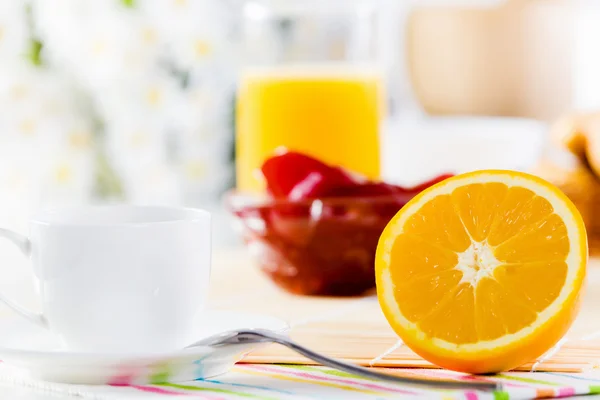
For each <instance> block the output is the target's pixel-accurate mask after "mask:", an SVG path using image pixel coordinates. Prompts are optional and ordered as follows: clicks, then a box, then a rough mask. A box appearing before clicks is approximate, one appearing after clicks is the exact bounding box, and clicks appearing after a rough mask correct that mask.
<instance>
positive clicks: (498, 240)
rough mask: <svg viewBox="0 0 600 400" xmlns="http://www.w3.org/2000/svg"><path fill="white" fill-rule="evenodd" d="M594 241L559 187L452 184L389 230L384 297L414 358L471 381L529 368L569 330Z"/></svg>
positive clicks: (481, 179) (520, 180)
mask: <svg viewBox="0 0 600 400" xmlns="http://www.w3.org/2000/svg"><path fill="white" fill-rule="evenodd" d="M586 263H587V242H586V233H585V228H584V226H583V221H582V220H581V216H580V215H579V213H578V212H577V210H576V209H575V207H574V206H573V204H572V203H571V202H570V201H569V200H568V199H567V198H566V197H565V196H564V195H563V194H562V193H561V192H560V191H559V190H558V189H556V188H555V187H554V186H552V185H550V184H549V183H547V182H545V181H543V180H541V179H539V178H536V177H533V176H531V175H527V174H523V173H517V172H512V171H479V172H474V173H470V174H465V175H461V176H457V177H454V178H451V179H448V180H446V181H444V182H442V183H440V184H437V185H435V186H433V187H431V188H429V189H427V190H426V191H424V192H423V193H421V194H420V195H419V196H417V197H415V198H414V199H413V200H412V201H410V202H409V203H408V204H407V205H406V206H405V207H404V208H403V209H402V210H400V211H399V212H398V214H397V215H396V216H395V217H394V218H393V219H392V220H391V221H390V222H389V224H388V226H387V227H386V229H385V230H384V232H383V234H382V235H381V238H380V241H379V245H378V248H377V255H376V266H375V267H376V275H377V292H378V297H379V302H380V304H381V307H382V310H383V312H384V314H385V315H386V318H387V319H388V321H389V323H390V325H391V326H392V328H393V329H394V330H395V331H396V333H397V334H398V335H399V336H400V337H401V338H402V339H403V340H404V342H405V343H406V344H407V345H408V346H410V347H411V348H412V349H413V350H414V351H415V352H416V353H418V354H420V355H422V356H423V357H425V358H426V359H428V360H429V361H431V362H434V363H436V364H438V365H440V366H443V367H446V368H450V369H455V370H459V371H465V372H473V373H478V372H497V371H501V370H506V369H510V368H514V367H516V366H518V365H520V364H522V363H524V362H527V361H531V360H533V359H534V358H535V357H537V356H539V355H541V354H542V353H543V352H544V351H546V350H547V349H548V348H550V347H551V346H552V345H553V344H554V343H556V341H558V340H559V339H560V337H561V336H562V335H563V334H564V333H565V332H566V330H567V329H568V327H569V325H570V324H571V323H572V321H573V319H574V317H575V314H576V311H577V306H578V301H579V291H580V289H581V287H582V284H583V280H584V277H585V267H586Z"/></svg>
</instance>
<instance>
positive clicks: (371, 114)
mask: <svg viewBox="0 0 600 400" xmlns="http://www.w3.org/2000/svg"><path fill="white" fill-rule="evenodd" d="M344 68H345V69H342V68H335V67H328V68H324V67H318V68H317V67H310V68H309V67H281V66H280V67H271V68H267V69H256V70H249V71H246V72H245V73H244V74H243V76H242V79H241V82H240V88H239V93H238V104H237V138H236V141H237V143H236V146H237V148H236V158H237V160H236V168H237V186H238V189H239V190H242V191H252V192H261V191H263V190H264V182H263V181H262V176H261V175H260V171H259V169H260V166H261V165H262V163H263V161H264V160H265V159H267V158H268V157H270V156H271V155H273V154H274V152H275V150H276V149H277V148H278V147H281V146H283V147H286V148H288V149H289V150H295V151H300V152H303V153H306V154H308V155H310V156H313V157H316V158H319V159H321V160H322V161H324V162H327V163H330V164H335V165H340V166H342V167H345V168H347V169H350V170H352V171H355V172H357V173H359V174H362V175H364V176H365V177H368V178H373V179H376V178H379V171H380V159H379V129H380V120H381V111H382V96H381V89H382V82H381V77H380V75H379V74H378V73H377V72H374V71H372V70H366V69H362V70H359V69H347V67H344Z"/></svg>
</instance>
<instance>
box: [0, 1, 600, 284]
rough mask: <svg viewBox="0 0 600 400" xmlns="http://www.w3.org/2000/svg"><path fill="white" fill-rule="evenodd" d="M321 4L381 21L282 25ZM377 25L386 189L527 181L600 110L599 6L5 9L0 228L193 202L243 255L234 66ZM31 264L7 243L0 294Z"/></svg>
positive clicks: (263, 4) (161, 4)
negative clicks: (54, 209) (548, 143)
mask: <svg viewBox="0 0 600 400" xmlns="http://www.w3.org/2000/svg"><path fill="white" fill-rule="evenodd" d="M311 4H312V5H314V4H321V5H327V6H328V7H326V8H328V12H329V13H333V16H334V18H333V20H334V21H335V20H336V19H335V16H336V15H337V14H336V13H340V14H339V15H341V14H343V13H346V14H347V13H348V12H355V13H357V14H356V15H359V14H360V13H364V12H365V9H366V8H367V9H369V10H371V11H372V13H371V14H368V15H369V17H368V19H364V18H363V20H362V21H363V22H365V23H364V24H363V23H361V24H356V25H351V26H347V25H343V24H342V23H341V22H340V23H339V24H338V23H336V24H331V23H330V22H328V24H327V25H322V26H318V25H315V24H312V23H309V24H299V23H296V24H295V25H294V24H293V19H290V17H289V16H287V17H286V15H285V12H286V11H285V10H287V9H294V10H295V11H294V12H295V13H296V12H298V9H300V10H301V11H302V10H304V11H306V10H308V11H309V12H311V13H316V12H318V10H317V8H315V7H313V8H311ZM290 5H292V6H293V7H290ZM336 7H337V8H336ZM265 10H266V11H265ZM265 12H270V13H282V14H281V15H282V18H281V19H274V20H272V21H271V23H272V25H269V26H267V25H263V28H265V29H266V28H268V30H269V32H268V36H267V38H266V39H265V37H261V36H258V37H259V39H256V38H254V40H252V38H249V37H248V36H244V34H245V32H244V31H243V30H242V29H241V27H242V25H243V24H242V22H243V21H244V20H245V19H246V21H247V19H248V18H259V19H260V18H261V16H262V17H264V13H265ZM261 13H262V14H261ZM360 15H363V14H360ZM365 15H366V14H365ZM330 17H331V14H330ZM273 21H275V22H273ZM290 27H292V28H290ZM365 27H368V29H374V30H375V31H376V32H377V34H376V35H375V36H373V37H375V38H376V40H375V42H373V43H371V42H369V43H367V45H372V46H374V47H375V48H376V50H377V51H378V57H379V60H380V61H382V62H383V63H385V67H386V70H387V72H388V84H389V88H388V89H389V93H390V99H389V102H390V105H391V112H390V115H389V118H388V120H387V121H386V123H385V131H384V132H383V133H382V141H383V142H384V147H383V149H384V157H383V158H384V177H385V178H386V179H389V180H393V181H396V182H400V183H406V184H412V183H415V182H417V181H418V180H420V179H423V178H426V177H430V176H432V175H434V174H435V173H438V172H440V171H445V170H449V169H451V170H455V171H458V172H460V171H463V170H469V169H475V168H486V167H496V168H514V169H528V168H530V167H531V166H532V165H534V164H535V162H536V160H537V157H539V154H540V153H541V151H542V148H543V145H544V143H545V137H546V132H547V127H548V123H550V122H551V121H553V120H554V119H556V118H557V117H559V116H560V115H561V114H562V113H564V112H567V111H569V110H573V109H597V108H598V107H600V73H599V72H598V71H600V50H598V49H597V43H598V39H599V38H600V8H599V5H598V4H597V2H595V1H591V0H590V1H583V0H578V1H574V0H469V1H461V0H447V1H446V0H431V1H419V0H415V1H402V0H397V1H396V0H381V1H379V0H377V1H375V0H373V1H360V0H347V1H337V0H336V1H333V0H332V1H331V2H326V1H324V0H321V1H316V2H315V1H314V0H311V1H308V0H306V1H304V0H303V1H300V0H279V1H275V0H271V1H268V0H263V1H261V0H256V1H254V0H250V1H241V0H52V1H48V0H28V1H19V0H0V110H1V111H0V226H2V227H7V228H10V229H15V230H17V231H20V232H23V233H26V232H27V219H28V218H29V216H30V215H31V214H33V213H34V212H35V211H36V210H38V209H40V208H43V207H50V206H56V205H73V204H86V203H114V202H130V203H138V204H149V203H153V204H183V205H188V206H195V207H204V208H208V209H209V210H211V211H213V212H214V215H215V224H214V228H215V235H216V244H217V246H227V245H232V244H236V243H237V238H235V236H234V234H233V232H232V231H231V230H230V228H229V225H228V219H227V216H226V214H225V212H224V210H223V209H222V207H221V196H222V194H223V193H224V192H225V191H226V190H227V189H228V188H230V187H232V185H233V184H234V176H233V171H234V168H233V166H234V164H233V163H234V154H233V148H234V146H233V140H234V107H233V104H234V99H235V87H236V74H237V71H238V68H239V67H240V65H242V64H243V62H244V58H245V57H247V56H248V54H255V55H256V54H262V56H265V53H269V52H272V54H274V55H276V54H277V52H278V51H282V49H281V48H278V47H277V46H276V44H277V43H279V42H278V41H277V40H274V38H275V39H276V37H277V35H285V34H290V29H304V30H306V29H309V30H313V31H314V35H312V36H311V37H313V38H317V39H316V40H315V41H314V42H311V43H306V44H305V45H306V46H313V47H315V46H320V47H319V49H320V50H319V51H338V50H339V49H338V47H336V46H338V44H339V43H338V41H337V40H338V38H339V37H340V36H339V35H343V34H344V32H346V33H347V32H351V33H352V35H359V34H361V33H360V32H362V31H361V29H365ZM246 33H247V32H246ZM319 35H320V36H319ZM336 35H338V36H336ZM269 38H270V39H269ZM363 44H364V43H363ZM328 46H329V47H328ZM285 50H286V51H287V52H293V51H294V50H296V49H289V48H287V49H285ZM269 54H271V53H269ZM267 55H268V54H267ZM26 265H27V261H26V260H22V259H21V258H20V257H19V256H18V254H17V252H16V250H14V249H12V248H11V247H10V246H9V245H7V244H5V243H0V274H2V275H1V276H2V277H3V278H4V280H5V283H4V284H3V288H4V287H11V283H13V282H17V281H21V280H23V279H25V278H26V277H27V276H28V272H27V267H26Z"/></svg>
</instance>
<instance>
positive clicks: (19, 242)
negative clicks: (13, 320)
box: [0, 228, 48, 328]
mask: <svg viewBox="0 0 600 400" xmlns="http://www.w3.org/2000/svg"><path fill="white" fill-rule="evenodd" d="M0 237H3V238H5V239H8V240H9V241H11V242H12V243H13V244H15V245H16V246H17V247H18V248H19V249H20V250H21V252H22V253H23V254H24V255H25V256H26V257H27V258H29V257H30V256H31V241H30V240H29V239H28V238H27V237H25V236H23V235H20V234H18V233H16V232H13V231H10V230H8V229H2V228H0ZM0 301H1V302H3V303H4V304H6V305H7V306H8V307H10V308H11V309H12V310H13V311H15V312H17V313H18V314H20V315H21V316H23V317H25V318H26V319H27V320H29V321H31V322H33V323H34V324H36V325H38V326H41V327H43V328H48V322H47V321H46V318H45V317H44V316H43V315H42V314H41V313H36V312H32V311H29V310H27V309H26V308H24V307H21V306H20V305H18V304H17V303H15V302H13V301H12V300H9V299H8V298H7V297H6V296H4V295H3V294H2V293H0Z"/></svg>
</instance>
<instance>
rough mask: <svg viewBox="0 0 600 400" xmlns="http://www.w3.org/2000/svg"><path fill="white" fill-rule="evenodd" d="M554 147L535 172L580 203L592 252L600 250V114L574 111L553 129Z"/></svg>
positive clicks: (559, 121)
mask: <svg viewBox="0 0 600 400" xmlns="http://www.w3.org/2000/svg"><path fill="white" fill-rule="evenodd" d="M550 138H551V144H552V147H551V148H550V149H549V151H547V152H546V154H545V155H544V157H543V158H542V160H541V161H540V162H539V164H538V166H537V167H536V168H535V170H534V171H533V173H534V174H536V175H538V176H540V177H542V178H544V179H546V180H548V181H550V182H551V183H553V184H554V185H556V186H558V187H559V188H560V189H561V190H562V191H563V192H564V193H565V194H566V195H567V196H568V197H569V198H570V199H571V200H572V201H573V202H574V203H575V205H576V206H577V208H578V209H579V211H580V212H581V215H582V217H583V220H584V222H585V225H586V227H587V232H588V240H589V247H590V251H591V252H592V253H594V254H598V253H600V208H599V207H598V206H599V205H600V113H573V114H569V115H566V116H564V117H562V118H561V119H559V120H558V121H557V122H556V123H555V124H554V126H553V128H552V131H551V135H550Z"/></svg>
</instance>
